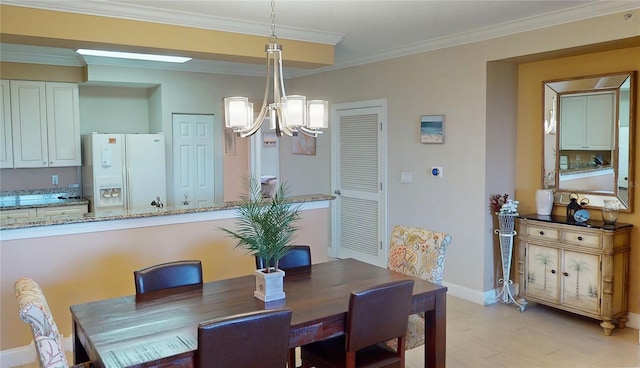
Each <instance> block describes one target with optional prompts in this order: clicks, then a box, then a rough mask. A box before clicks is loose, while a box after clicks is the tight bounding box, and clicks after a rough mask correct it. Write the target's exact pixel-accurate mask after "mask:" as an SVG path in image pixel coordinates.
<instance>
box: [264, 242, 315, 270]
mask: <svg viewBox="0 0 640 368" xmlns="http://www.w3.org/2000/svg"><path fill="white" fill-rule="evenodd" d="M287 248H289V251H288V252H287V254H285V255H284V257H282V258H281V259H280V261H279V262H278V268H280V269H281V270H283V271H285V273H286V271H287V270H291V269H294V268H298V267H309V268H310V267H311V247H310V246H308V245H291V246H288V247H287ZM255 258H256V269H257V270H259V269H263V268H266V265H265V260H264V259H263V258H260V257H258V256H255ZM270 266H271V267H273V266H274V265H273V263H272V264H271V265H270ZM285 277H286V276H285Z"/></svg>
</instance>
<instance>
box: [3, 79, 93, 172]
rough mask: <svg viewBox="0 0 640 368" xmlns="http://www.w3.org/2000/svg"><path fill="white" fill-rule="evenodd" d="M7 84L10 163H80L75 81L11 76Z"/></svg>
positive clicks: (74, 164) (19, 166)
mask: <svg viewBox="0 0 640 368" xmlns="http://www.w3.org/2000/svg"><path fill="white" fill-rule="evenodd" d="M10 85H11V128H12V136H13V161H14V167H15V168H23V167H59V166H80V165H81V153H80V152H81V151H80V113H79V98H78V85H77V84H73V83H53V82H33V81H14V80H12V81H11V83H10Z"/></svg>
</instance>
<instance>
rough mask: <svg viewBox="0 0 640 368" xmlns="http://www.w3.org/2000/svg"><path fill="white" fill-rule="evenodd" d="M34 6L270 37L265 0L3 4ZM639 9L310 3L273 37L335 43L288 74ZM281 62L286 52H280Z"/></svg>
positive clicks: (602, 4) (219, 65)
mask: <svg viewBox="0 0 640 368" xmlns="http://www.w3.org/2000/svg"><path fill="white" fill-rule="evenodd" d="M2 3H3V4H6V5H17V6H25V7H34V8H40V9H48V10H58V11H65V12H72V13H82V14H92V15H100V16H108V17H116V18H124V19H134V20H143V21H151V22H158V23H167V24H173V25H182V26H190V27H198V28H207V29H216V30H223V31H230V32H237V33H248V34H254V35H264V36H265V43H266V40H267V37H268V36H269V35H270V34H271V24H270V22H271V9H270V6H271V3H270V1H267V0H261V1H249V0H246V1H245V0H227V1H219V0H195V1H194V0H65V1H60V0H2ZM638 8H640V2H638V1H591V0H590V1H563V0H552V1H546V0H529V1H527V0H510V1H504V0H503V1H489V0H474V1H452V0H449V1H433V0H422V1H398V0H396V1H377V0H373V1H371V0H370V1H351V0H341V1H313V0H297V1H293V0H279V1H277V2H276V4H275V24H276V28H275V33H276V35H277V36H278V37H280V38H286V39H296V40H302V41H310V42H320V43H327V44H333V45H335V64H334V65H333V66H330V67H325V68H321V69H317V70H311V71H310V70H302V69H295V68H288V70H287V71H286V73H287V76H288V77H291V76H297V75H304V74H310V73H317V72H320V71H325V70H330V69H338V68H344V67H348V66H353V65H360V64H365V63H369V62H373V61H378V60H383V59H388V58H393V57H398V56H403V55H408V54H414V53H419V52H424V51H428V50H433V49H438V48H443V47H449V46H453V45H457V44H464V43H469V42H475V41H479V40H483V39H490V38H494V37H499V36H503V35H506V34H513V33H518V32H523V31H527V30H532V29H536V28H542V27H548V26H552V25H557V24H561V23H566V22H571V21H577V20H581V19H587V18H592V17H595V16H601V15H606V14H611V13H616V12H623V11H627V10H632V9H638ZM283 55H284V58H285V59H286V50H284V54H283ZM0 60H1V61H13V62H33V63H45V64H56V65H84V64H107V65H114V64H115V65H123V64H126V65H132V66H139V67H151V68H167V69H169V68H170V69H179V70H191V71H206V72H214V73H226V74H244V75H262V74H263V73H264V68H263V66H258V65H249V64H238V63H229V62H220V61H205V60H192V61H190V62H188V63H185V64H182V65H180V66H178V65H176V64H171V65H168V64H164V63H148V62H131V61H127V62H123V61H117V62H116V61H113V60H109V59H106V58H96V57H84V58H83V57H80V56H79V55H76V54H75V52H74V50H70V49H54V48H48V47H37V46H28V47H27V46H23V45H10V44H6V43H3V44H0Z"/></svg>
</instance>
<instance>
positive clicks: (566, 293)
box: [518, 215, 632, 335]
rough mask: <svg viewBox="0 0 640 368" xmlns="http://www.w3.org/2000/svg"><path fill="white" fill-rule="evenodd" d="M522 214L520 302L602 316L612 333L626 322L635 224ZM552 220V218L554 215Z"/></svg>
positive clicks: (607, 328)
mask: <svg viewBox="0 0 640 368" xmlns="http://www.w3.org/2000/svg"><path fill="white" fill-rule="evenodd" d="M536 218H537V215H530V216H524V217H523V218H521V219H520V228H519V231H518V234H519V235H518V236H519V242H520V247H519V257H518V268H519V270H518V273H519V278H520V280H519V282H520V300H519V301H520V302H523V303H525V304H526V302H527V301H534V302H537V303H541V304H545V305H549V306H552V307H555V308H558V309H563V310H566V311H569V312H572V313H576V314H580V315H584V316H587V317H591V318H594V319H597V320H600V321H602V322H601V323H600V326H601V327H602V329H603V333H604V334H605V335H610V334H611V331H612V330H613V329H614V328H615V325H614V324H613V322H614V321H617V323H618V327H619V328H624V327H625V324H626V321H627V312H628V307H627V302H628V300H627V298H628V290H627V289H628V285H629V279H628V277H629V276H628V275H629V240H630V234H631V229H632V226H631V225H629V224H617V225H615V226H613V227H612V228H611V229H605V228H604V227H603V226H602V225H601V224H602V222H594V221H592V224H591V225H592V226H591V227H588V228H587V227H584V226H580V225H574V224H567V223H566V220H564V218H560V217H557V221H554V220H551V221H548V220H546V221H538V220H536ZM552 219H553V217H552Z"/></svg>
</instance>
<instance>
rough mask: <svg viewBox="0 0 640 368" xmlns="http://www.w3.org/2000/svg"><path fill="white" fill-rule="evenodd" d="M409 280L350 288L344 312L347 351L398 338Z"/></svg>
mask: <svg viewBox="0 0 640 368" xmlns="http://www.w3.org/2000/svg"><path fill="white" fill-rule="evenodd" d="M413 284H414V282H413V280H411V279H406V280H398V281H392V282H388V283H385V284H381V285H377V286H374V287H371V288H368V289H364V290H361V291H354V292H353V293H351V296H350V298H349V312H348V314H347V325H346V331H347V340H346V349H347V351H348V352H349V351H357V350H360V349H362V348H364V347H367V346H370V345H373V344H377V343H380V342H384V341H387V340H390V339H394V338H399V337H401V336H404V335H405V334H406V333H407V319H408V317H409V310H410V307H411V296H412V294H413Z"/></svg>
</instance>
